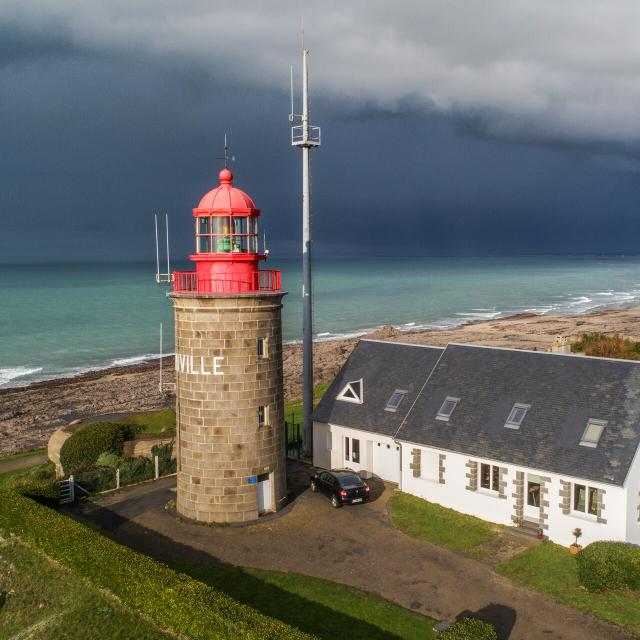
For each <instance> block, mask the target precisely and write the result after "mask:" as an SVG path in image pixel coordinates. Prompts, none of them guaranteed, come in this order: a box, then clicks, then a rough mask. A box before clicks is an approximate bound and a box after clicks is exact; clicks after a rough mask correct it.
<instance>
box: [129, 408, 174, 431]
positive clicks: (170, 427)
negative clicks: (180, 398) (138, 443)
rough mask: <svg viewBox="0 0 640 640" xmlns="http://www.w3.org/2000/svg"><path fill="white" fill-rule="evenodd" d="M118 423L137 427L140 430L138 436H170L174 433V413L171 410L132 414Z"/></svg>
mask: <svg viewBox="0 0 640 640" xmlns="http://www.w3.org/2000/svg"><path fill="white" fill-rule="evenodd" d="M120 422H126V423H127V424H135V425H139V426H140V427H141V429H140V432H139V433H138V435H151V434H153V435H156V434H162V435H166V436H171V435H175V432H176V412H175V411H174V410H173V409H163V410H161V411H145V412H143V413H132V414H131V415H128V416H127V417H126V418H125V419H124V420H120Z"/></svg>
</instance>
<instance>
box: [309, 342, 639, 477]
mask: <svg viewBox="0 0 640 640" xmlns="http://www.w3.org/2000/svg"><path fill="white" fill-rule="evenodd" d="M372 344H373V343H369V342H366V341H362V342H360V344H359V345H358V347H356V349H355V350H354V352H353V353H352V355H351V357H350V358H349V361H347V363H346V364H345V366H344V367H343V369H342V370H341V371H340V373H339V374H338V378H336V381H334V384H333V385H332V387H331V388H330V389H329V392H331V391H332V390H333V391H334V393H332V394H331V395H330V394H329V392H328V393H327V396H325V398H326V400H325V399H323V402H321V405H320V406H319V407H318V409H316V414H314V419H315V420H319V421H323V422H333V423H336V424H340V425H343V426H348V427H352V428H355V429H363V430H367V431H377V432H380V433H385V434H387V435H396V437H397V439H398V440H403V441H406V442H411V443H415V444H423V445H425V446H429V447H434V448H438V449H444V450H447V451H455V452H458V453H462V454H464V455H469V456H472V457H480V458H487V459H490V460H496V461H500V462H504V463H507V464H516V465H521V466H524V467H529V468H534V469H540V470H545V471H549V472H554V473H559V474H566V475H570V476H574V477H578V478H584V479H586V480H594V481H598V482H605V483H608V484H615V485H622V484H624V481H625V478H626V475H627V472H628V470H629V467H630V465H631V463H632V461H633V457H634V455H635V453H636V450H637V448H638V445H639V444H640V362H629V361H624V360H609V359H604V358H588V357H583V356H571V355H560V354H552V353H543V352H534V351H523V350H516V349H501V348H495V347H477V346H471V345H459V344H450V345H449V346H448V347H447V348H446V349H445V350H444V352H443V353H439V350H437V349H434V350H433V353H432V354H431V356H432V359H431V362H433V364H432V371H430V372H429V371H428V366H429V362H428V361H429V358H425V359H424V362H423V363H422V364H423V366H415V361H414V360H413V357H414V356H412V355H411V354H412V352H415V353H416V355H417V354H418V352H420V351H421V349H424V347H419V346H408V345H399V344H397V343H377V344H384V345H386V348H377V347H374V348H372V346H371V345H372ZM374 352H375V355H374ZM427 353H428V352H427ZM436 354H438V356H441V357H435V356H436ZM381 358H382V359H383V362H382V363H381V362H380V359H381ZM352 361H353V363H352ZM356 371H357V374H356ZM347 372H348V373H347ZM355 375H357V377H358V378H360V377H362V378H363V379H364V394H365V397H364V405H355V404H350V403H344V402H341V401H336V400H335V396H336V395H337V394H338V393H339V392H340V390H341V389H342V387H343V386H344V384H345V383H346V382H347V381H349V380H350V379H353V378H354V376H355ZM385 379H389V380H392V379H393V380H403V381H404V382H403V384H405V386H407V387H408V385H409V381H410V382H411V384H412V385H413V386H412V388H413V389H414V390H415V389H417V390H418V391H419V390H420V388H422V387H423V385H424V388H423V389H422V392H420V393H419V397H418V398H417V400H416V402H415V405H414V406H413V408H411V405H412V404H413V399H411V401H410V402H407V400H409V398H407V399H405V402H404V403H403V404H402V406H401V407H400V410H399V411H398V412H397V413H395V414H391V413H389V412H386V411H384V404H386V401H387V399H388V396H389V395H390V394H391V392H392V391H393V388H395V387H401V388H402V385H401V384H399V383H398V384H396V383H395V382H394V383H393V384H387V385H386V386H385V388H384V391H382V390H376V389H375V387H376V386H377V385H379V384H380V383H381V381H383V380H385ZM392 387H393V388H392ZM385 396H386V397H385ZM447 396H453V397H457V398H460V402H459V404H458V405H457V407H456V408H455V410H454V412H453V414H452V415H451V418H450V420H449V421H448V422H444V421H441V420H436V419H435V416H436V414H437V413H438V410H439V409H440V406H441V405H442V403H443V401H444V399H445V398H446V397H447ZM369 400H372V403H371V405H372V406H370V407H367V403H368V402H369ZM515 403H523V404H527V405H530V409H529V410H528V412H527V414H526V417H525V418H524V421H523V422H522V425H521V426H520V428H519V429H517V430H514V429H507V428H505V426H504V424H505V421H506V419H507V417H508V415H509V412H510V411H511V408H512V407H513V405H514V404H515ZM343 405H346V406H343ZM381 406H382V409H381ZM410 409H411V410H410ZM358 410H359V411H358ZM325 418H328V419H325ZM589 418H595V419H598V420H606V421H607V422H608V424H607V427H606V428H605V430H604V432H603V433H602V436H601V438H600V441H599V443H598V446H597V447H595V448H590V447H585V446H581V445H580V444H579V442H580V439H581V438H582V435H583V433H584V430H585V427H586V424H587V420H588V419H589ZM403 420H404V423H403ZM400 425H402V426H401V427H400ZM394 427H396V432H395V433H392V432H393V429H394ZM398 428H399V430H398Z"/></svg>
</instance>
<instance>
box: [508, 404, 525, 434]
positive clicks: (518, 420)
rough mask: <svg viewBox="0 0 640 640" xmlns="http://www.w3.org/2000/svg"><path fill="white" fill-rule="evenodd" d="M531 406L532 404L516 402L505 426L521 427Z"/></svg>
mask: <svg viewBox="0 0 640 640" xmlns="http://www.w3.org/2000/svg"><path fill="white" fill-rule="evenodd" d="M530 408H531V405H528V404H520V403H519V402H516V403H515V404H514V405H513V407H512V408H511V412H510V413H509V417H508V418H507V421H506V422H505V423H504V426H505V427H507V429H519V428H520V425H521V424H522V421H523V420H524V417H525V416H526V415H527V411H528V410H529V409H530Z"/></svg>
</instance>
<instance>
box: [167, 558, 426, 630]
mask: <svg viewBox="0 0 640 640" xmlns="http://www.w3.org/2000/svg"><path fill="white" fill-rule="evenodd" d="M179 568H180V569H181V570H182V571H184V572H185V573H188V574H189V575H191V576H193V577H194V578H197V579H198V580H201V581H202V582H205V583H207V584H210V585H212V586H216V587H217V588H219V589H221V590H222V591H224V592H225V593H228V594H229V595H231V596H233V597H234V598H236V599H237V600H240V601H241V602H244V603H246V604H248V605H250V606H251V607H253V608H254V609H257V610H258V611H260V612H261V613H263V614H265V615H268V616H271V617H273V618H277V619H278V620H282V621H283V622H286V623H287V624H290V625H292V626H295V627H297V628H299V629H303V630H305V631H306V632H308V633H311V634H313V635H315V636H317V637H318V638H323V639H326V640H384V639H387V638H390V637H391V638H398V639H400V638H402V639H403V640H414V639H415V640H419V639H420V640H429V638H435V637H436V636H435V635H432V628H433V624H434V621H433V620H431V619H430V618H426V617H424V616H422V615H420V614H417V613H414V612H413V611H409V610H408V609H404V608H402V607H399V606H397V605H394V604H392V603H390V602H388V601H387V600H384V599H383V598H381V597H380V596H376V595H373V594H370V593H366V592H364V591H360V590H359V589H354V588H352V587H348V586H346V585H342V584H337V583H335V582H329V581H327V580H321V579H319V578H311V577H309V576H302V575H299V574H296V573H281V572H278V571H262V570H259V569H250V568H238V567H229V566H219V565H198V566H191V565H189V566H182V565H181V566H180V567H179Z"/></svg>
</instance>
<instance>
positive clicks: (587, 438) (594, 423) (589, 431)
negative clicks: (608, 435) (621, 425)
mask: <svg viewBox="0 0 640 640" xmlns="http://www.w3.org/2000/svg"><path fill="white" fill-rule="evenodd" d="M606 426H607V421H606V420H595V419H593V418H589V420H588V421H587V428H586V429H585V430H584V433H583V434H582V438H581V440H580V444H581V445H582V446H583V447H592V448H595V447H597V446H598V442H599V440H600V436H601V435H602V432H603V431H604V428H605V427H606Z"/></svg>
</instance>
